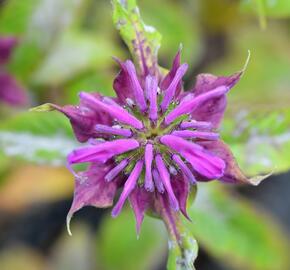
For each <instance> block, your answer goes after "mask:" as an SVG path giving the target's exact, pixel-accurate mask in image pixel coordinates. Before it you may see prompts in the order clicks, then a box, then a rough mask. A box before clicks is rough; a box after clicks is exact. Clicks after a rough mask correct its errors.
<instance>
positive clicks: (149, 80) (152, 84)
mask: <svg viewBox="0 0 290 270" xmlns="http://www.w3.org/2000/svg"><path fill="white" fill-rule="evenodd" d="M157 88H158V82H157V79H156V78H155V77H153V76H150V75H148V76H147V77H146V82H145V90H146V93H147V98H148V100H149V103H150V105H149V117H150V119H151V120H152V121H156V120H157V118H158V105H157Z"/></svg>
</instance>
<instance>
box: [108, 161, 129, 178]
mask: <svg viewBox="0 0 290 270" xmlns="http://www.w3.org/2000/svg"><path fill="white" fill-rule="evenodd" d="M128 162H129V161H128V159H123V160H122V161H121V162H120V163H119V164H118V165H117V166H116V167H114V168H113V169H112V170H110V171H109V172H108V173H107V174H106V176H105V180H106V181H108V182H110V181H112V180H113V179H114V178H115V177H116V176H117V175H118V174H119V173H120V172H121V171H123V170H124V169H125V168H126V166H127V165H128Z"/></svg>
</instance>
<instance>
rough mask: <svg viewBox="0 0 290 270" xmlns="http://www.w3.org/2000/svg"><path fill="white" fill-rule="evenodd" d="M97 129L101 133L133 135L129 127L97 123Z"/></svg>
mask: <svg viewBox="0 0 290 270" xmlns="http://www.w3.org/2000/svg"><path fill="white" fill-rule="evenodd" d="M95 130H96V131H97V132H100V133H105V134H111V135H119V136H124V137H131V136H132V132H131V131H130V130H129V129H123V128H114V127H110V126H106V125H100V124H98V125H96V126H95Z"/></svg>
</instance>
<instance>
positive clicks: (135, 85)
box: [125, 60, 147, 112]
mask: <svg viewBox="0 0 290 270" xmlns="http://www.w3.org/2000/svg"><path fill="white" fill-rule="evenodd" d="M125 66H126V67H127V72H128V74H129V78H130V81H131V84H132V90H133V93H134V98H135V101H136V103H137V105H138V106H139V108H140V110H141V111H142V112H145V111H146V109H147V106H146V102H145V98H144V92H143V89H142V88H141V85H140V83H139V80H138V77H137V74H136V69H135V66H134V64H133V63H132V61H130V60H127V61H126V62H125Z"/></svg>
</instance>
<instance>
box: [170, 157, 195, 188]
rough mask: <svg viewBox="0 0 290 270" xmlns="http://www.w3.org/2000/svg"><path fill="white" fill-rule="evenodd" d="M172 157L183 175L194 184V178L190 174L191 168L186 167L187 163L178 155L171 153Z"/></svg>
mask: <svg viewBox="0 0 290 270" xmlns="http://www.w3.org/2000/svg"><path fill="white" fill-rule="evenodd" d="M172 159H173V160H174V162H175V163H176V164H177V165H178V167H179V168H180V170H181V171H182V173H183V175H184V176H185V177H186V178H187V179H188V181H189V182H190V183H191V184H196V179H195V177H194V175H193V174H192V172H191V170H190V169H189V168H188V167H187V165H186V164H185V163H184V162H183V160H182V159H181V158H180V156H178V155H173V156H172Z"/></svg>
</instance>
